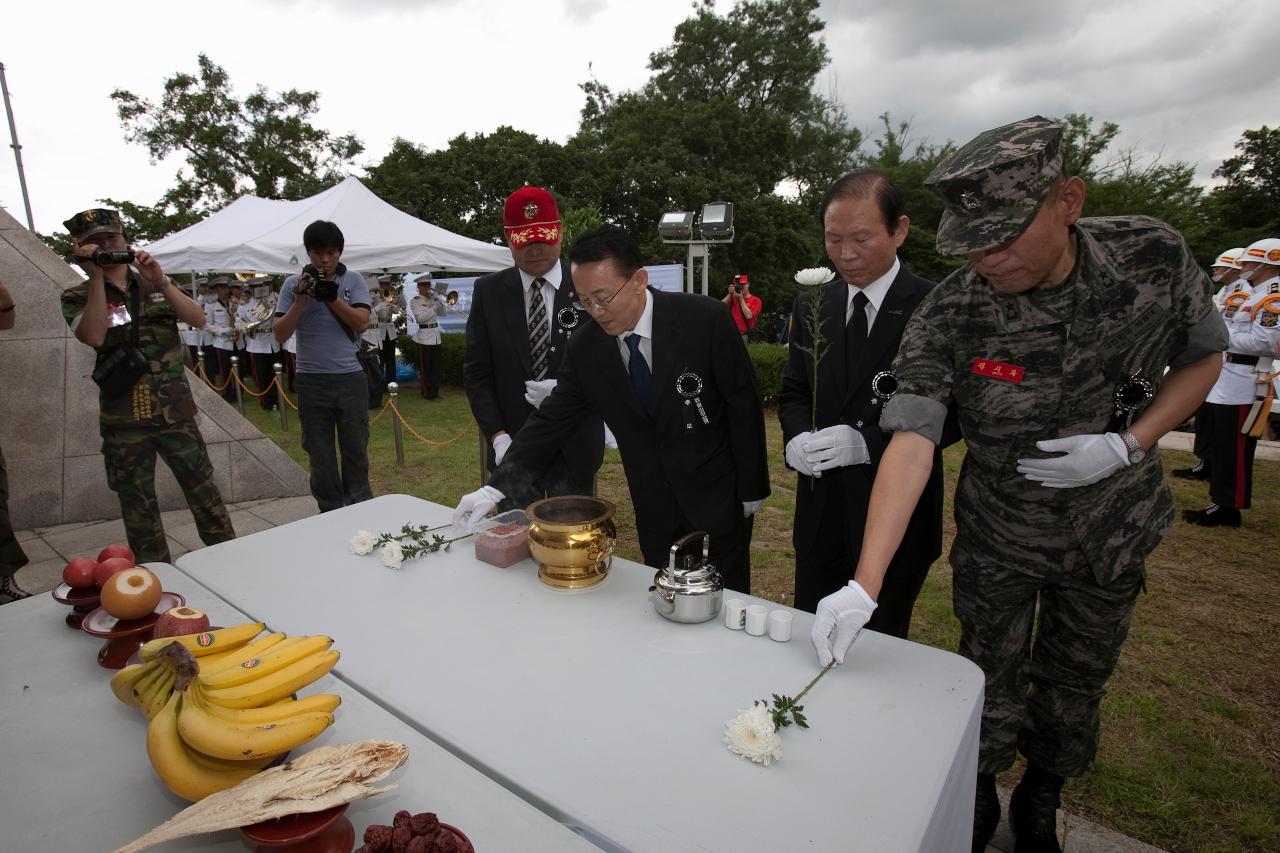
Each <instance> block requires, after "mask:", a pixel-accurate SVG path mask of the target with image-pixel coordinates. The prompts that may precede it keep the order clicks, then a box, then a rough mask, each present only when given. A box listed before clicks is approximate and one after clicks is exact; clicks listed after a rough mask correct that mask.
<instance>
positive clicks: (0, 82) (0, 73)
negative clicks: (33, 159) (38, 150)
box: [0, 62, 36, 232]
mask: <svg viewBox="0 0 1280 853" xmlns="http://www.w3.org/2000/svg"><path fill="white" fill-rule="evenodd" d="M0 93H3V95H4V111H5V113H6V114H7V115H8V116H9V138H10V139H12V140H13V142H12V143H11V144H10V146H9V147H10V148H12V149H13V159H14V160H16V161H17V162H18V185H19V186H21V187H22V205H23V207H25V208H26V210H27V229H28V230H29V231H33V232H34V231H35V230H36V224H35V220H34V219H32V218H31V196H30V195H28V194H27V174H26V172H24V171H23V169H22V146H21V145H19V144H18V127H17V125H15V124H14V122H13V105H12V104H10V103H9V83H8V81H6V80H5V76H4V63H3V62H0Z"/></svg>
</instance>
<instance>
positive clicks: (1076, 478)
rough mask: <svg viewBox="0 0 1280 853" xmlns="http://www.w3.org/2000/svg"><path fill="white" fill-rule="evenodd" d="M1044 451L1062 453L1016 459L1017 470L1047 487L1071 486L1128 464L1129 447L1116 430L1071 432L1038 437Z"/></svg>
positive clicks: (1125, 466) (1082, 484)
mask: <svg viewBox="0 0 1280 853" xmlns="http://www.w3.org/2000/svg"><path fill="white" fill-rule="evenodd" d="M1036 448H1037V449H1039V450H1043V451H1045V452H1046V453H1063V454H1065V455H1063V456H1054V457H1051V458H1049V459H1019V460H1018V473H1020V474H1025V475H1026V477H1027V479H1028V480H1035V481H1036V482H1038V483H1040V485H1042V486H1045V487H1047V488H1050V489H1074V488H1076V487H1077V486H1087V485H1089V484H1090V483H1096V482H1098V481H1099V480H1105V479H1106V478H1107V477H1110V476H1111V475H1112V474H1114V473H1115V472H1116V471H1119V470H1120V469H1121V468H1127V467H1128V466H1129V451H1128V450H1127V449H1126V448H1125V446H1124V439H1122V438H1121V437H1120V435H1119V434H1118V433H1114V432H1108V433H1104V434H1102V435H1072V436H1068V437H1067V438H1054V439H1050V440H1048V441H1037V442H1036Z"/></svg>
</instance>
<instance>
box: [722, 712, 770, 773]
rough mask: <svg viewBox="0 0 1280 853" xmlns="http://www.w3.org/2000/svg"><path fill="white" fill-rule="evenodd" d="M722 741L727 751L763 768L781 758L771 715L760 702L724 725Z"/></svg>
mask: <svg viewBox="0 0 1280 853" xmlns="http://www.w3.org/2000/svg"><path fill="white" fill-rule="evenodd" d="M724 742H725V743H726V744H727V745H728V747H729V751H730V752H735V753H737V754H738V755H741V756H742V757H743V758H749V759H751V760H752V761H754V762H756V763H757V764H763V765H764V766H765V767H768V766H769V764H770V763H771V762H774V761H778V760H779V759H781V758H782V738H780V737H778V732H777V730H776V729H775V728H774V726H773V715H772V714H770V713H769V708H768V707H767V706H765V705H762V704H760V703H759V702H756V703H754V704H752V706H751V707H750V708H747V709H746V710H745V711H740V712H739V713H738V716H736V717H734V718H733V719H732V720H730V721H729V722H727V723H725V726H724Z"/></svg>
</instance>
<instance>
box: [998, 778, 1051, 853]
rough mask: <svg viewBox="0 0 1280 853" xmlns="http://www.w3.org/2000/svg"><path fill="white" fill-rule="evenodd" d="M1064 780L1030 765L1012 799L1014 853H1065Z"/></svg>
mask: <svg viewBox="0 0 1280 853" xmlns="http://www.w3.org/2000/svg"><path fill="white" fill-rule="evenodd" d="M1061 790H1062V777H1061V776H1054V775H1052V774H1049V773H1045V772H1044V771H1043V770H1040V769H1039V768H1036V767H1034V766H1028V768H1027V773H1026V775H1025V776H1023V777H1022V781H1021V782H1019V783H1018V786H1017V787H1016V788H1014V789H1013V795H1012V796H1011V797H1009V825H1010V826H1012V827H1013V839H1014V840H1013V850H1014V853H1062V846H1061V845H1059V844H1058V806H1059V805H1060V801H1059V796H1058V795H1059V792H1060V791H1061Z"/></svg>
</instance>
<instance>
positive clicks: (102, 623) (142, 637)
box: [80, 592, 187, 669]
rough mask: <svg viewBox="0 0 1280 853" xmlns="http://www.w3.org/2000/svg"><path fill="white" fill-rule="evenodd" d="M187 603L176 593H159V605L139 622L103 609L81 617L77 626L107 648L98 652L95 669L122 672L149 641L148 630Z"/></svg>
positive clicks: (149, 633) (149, 634) (100, 608)
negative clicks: (118, 617)
mask: <svg viewBox="0 0 1280 853" xmlns="http://www.w3.org/2000/svg"><path fill="white" fill-rule="evenodd" d="M186 603H187V600H186V599H185V598H183V597H182V596H181V595H179V594H178V593H176V592H162V593H160V603H159V604H157V605H156V607H155V609H154V610H152V611H151V612H150V613H149V614H147V615H146V616H143V617H142V618H141V619H127V620H120V619H117V618H116V617H114V616H112V615H111V614H110V613H108V612H107V611H106V610H105V609H104V608H102V607H99V608H98V609H97V610H95V611H93V612H92V613H90V614H89V615H88V616H86V617H84V623H83V624H82V625H81V626H80V628H81V630H83V631H84V632H85V633H86V634H88V635H89V636H90V637H98V638H99V639H102V640H106V641H107V642H106V644H105V645H104V646H103V647H102V648H101V649H100V650H99V651H98V665H99V666H102V667H105V668H106V669H123V668H124V666H125V664H126V662H127V661H128V660H129V657H130V656H131V655H132V654H133V653H134V652H136V651H137V650H138V649H139V648H141V647H142V644H143V643H145V642H146V641H147V640H150V639H151V629H152V628H154V627H155V624H156V620H157V619H159V618H160V614H161V613H163V612H165V611H166V610H168V609H170V608H172V607H181V606H182V605H184V604H186Z"/></svg>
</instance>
